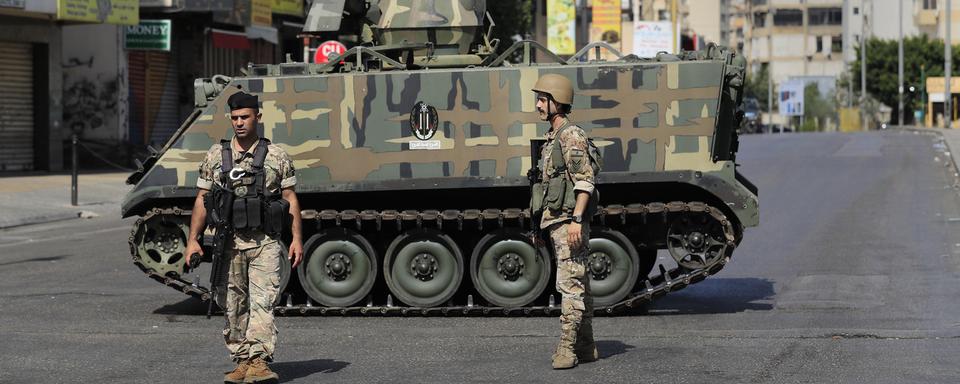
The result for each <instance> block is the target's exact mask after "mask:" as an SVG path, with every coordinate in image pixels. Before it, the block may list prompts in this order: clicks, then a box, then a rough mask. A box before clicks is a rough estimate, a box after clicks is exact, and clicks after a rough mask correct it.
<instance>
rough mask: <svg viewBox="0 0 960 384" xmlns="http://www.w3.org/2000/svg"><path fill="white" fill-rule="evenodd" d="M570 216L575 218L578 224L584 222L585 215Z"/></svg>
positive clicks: (574, 220)
mask: <svg viewBox="0 0 960 384" xmlns="http://www.w3.org/2000/svg"><path fill="white" fill-rule="evenodd" d="M570 218H571V219H573V222H574V223H577V224H580V223H582V222H583V216H581V215H570Z"/></svg>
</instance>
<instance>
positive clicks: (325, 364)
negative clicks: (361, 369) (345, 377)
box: [270, 359, 350, 383]
mask: <svg viewBox="0 0 960 384" xmlns="http://www.w3.org/2000/svg"><path fill="white" fill-rule="evenodd" d="M348 365H350V363H348V362H346V361H337V360H331V359H313V360H304V361H282V362H278V363H272V364H270V369H272V370H274V372H276V373H277V374H278V375H280V382H281V383H285V382H288V381H290V380H294V379H299V378H301V377H307V376H310V375H313V374H315V373H333V372H337V371H339V370H341V369H343V368H345V367H346V366H348Z"/></svg>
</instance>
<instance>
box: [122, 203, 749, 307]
mask: <svg viewBox="0 0 960 384" xmlns="http://www.w3.org/2000/svg"><path fill="white" fill-rule="evenodd" d="M304 212H305V215H304V220H305V221H306V220H310V219H313V220H316V221H317V224H318V229H319V226H320V224H321V223H323V222H331V223H332V224H331V226H343V225H350V224H355V225H358V226H359V225H362V223H364V222H370V221H374V222H376V225H377V228H378V229H379V228H380V227H381V226H382V225H390V224H391V223H396V225H397V226H398V228H400V227H402V226H403V225H405V224H414V223H415V225H417V226H418V227H419V226H421V225H424V224H427V223H436V225H437V226H443V225H448V224H453V225H457V226H458V227H459V228H460V229H462V228H463V225H464V224H468V223H470V222H474V223H477V225H478V226H479V228H480V230H482V228H483V225H484V222H485V221H488V220H489V221H496V222H497V224H495V225H499V226H500V227H503V226H504V224H505V223H507V224H512V223H517V225H518V226H520V227H521V228H522V227H524V226H525V224H526V223H529V221H530V215H529V212H528V211H527V210H522V209H504V210H501V209H485V210H462V211H459V210H446V211H443V212H439V211H428V210H425V211H392V210H385V211H372V210H369V211H363V212H357V211H350V210H345V211H334V210H323V211H320V212H316V211H311V210H307V211H304ZM679 212H704V213H707V214H708V215H709V216H710V217H712V218H713V219H714V220H716V222H718V223H720V225H721V228H723V234H724V237H725V239H726V248H725V254H724V255H723V256H722V257H720V258H719V259H718V260H717V261H716V262H715V263H713V264H712V265H709V266H707V267H704V268H699V269H687V268H683V267H680V266H677V267H676V268H672V269H669V270H667V269H665V268H664V267H663V265H662V264H661V265H660V266H659V272H660V273H659V274H657V275H655V276H654V277H648V278H647V279H645V280H642V283H638V284H637V287H636V288H639V289H637V290H635V291H634V292H631V293H630V294H628V295H627V296H626V297H625V298H624V300H622V301H620V302H617V303H615V304H612V305H608V306H603V307H596V308H594V314H595V315H599V316H611V315H621V314H626V313H628V312H629V311H631V310H632V309H634V308H638V307H640V306H642V305H644V304H646V303H649V302H652V301H653V300H656V299H658V298H660V297H662V296H664V295H666V294H667V293H670V292H674V291H679V290H681V289H683V288H686V287H687V286H689V285H693V284H696V283H699V282H701V281H703V280H704V279H706V278H707V277H708V276H710V275H713V274H716V273H717V272H719V271H720V270H721V269H723V267H724V266H726V264H727V263H728V262H729V260H730V256H731V255H732V253H733V250H734V248H735V247H736V245H737V244H738V243H739V238H738V237H737V232H736V231H735V229H734V224H733V223H732V222H731V221H730V220H728V219H727V217H726V215H724V214H723V212H722V211H720V210H719V209H717V208H716V207H711V206H709V205H707V204H705V203H702V202H695V201H694V202H681V201H674V202H669V203H659V202H656V203H646V204H630V205H627V206H623V205H609V206H603V207H600V209H598V213H597V214H596V216H594V218H593V223H599V224H601V225H606V223H607V222H613V221H620V222H621V223H626V222H627V219H628V218H629V217H634V216H640V217H641V219H642V220H647V219H649V218H651V217H653V216H655V215H661V216H663V218H664V219H665V218H666V216H667V215H668V214H671V213H679ZM156 215H176V216H180V215H190V211H189V210H183V209H180V208H154V209H152V210H150V211H148V212H147V213H146V214H145V215H144V216H143V217H141V218H140V219H138V220H137V222H136V223H135V224H134V228H133V231H131V234H130V237H129V244H130V247H131V255H133V261H134V264H136V265H137V267H139V268H140V270H141V271H143V272H144V273H145V274H147V276H149V277H150V278H151V279H153V280H156V281H157V282H159V283H161V284H164V285H166V286H168V287H171V288H173V289H176V290H178V291H181V292H183V293H185V294H187V295H190V296H193V297H196V298H199V299H201V300H204V301H206V300H209V299H210V297H211V293H210V291H209V289H208V288H206V287H203V286H201V285H199V284H198V283H197V282H193V283H191V282H189V281H186V280H184V279H183V278H181V276H174V275H173V274H170V275H169V276H164V275H161V274H159V273H157V272H156V271H154V270H152V269H151V268H149V267H147V266H145V265H144V264H143V263H142V262H141V261H140V260H139V258H138V257H137V256H136V254H137V253H136V244H134V241H135V240H134V238H135V234H136V232H137V229H138V228H139V226H140V225H141V224H142V223H143V222H144V221H146V220H149V219H150V218H151V217H153V216H156ZM644 222H646V221H644ZM465 261H467V260H465ZM464 278H465V279H466V278H469V276H464ZM551 298H552V296H551ZM468 301H469V300H468ZM284 303H285V304H281V305H278V306H276V307H275V308H274V313H275V314H276V315H280V316H290V315H293V316H298V315H303V316H355V315H360V316H557V315H560V306H559V303H556V304H553V303H550V304H549V305H546V306H542V305H541V306H527V307H516V308H505V307H490V306H481V305H473V304H472V303H468V305H465V306H444V307H430V308H422V307H404V306H393V305H387V306H375V305H365V306H352V307H322V306H315V305H313V304H312V303H311V302H310V300H307V302H306V303H305V304H293V303H292V298H291V297H290V295H287V297H286V300H285V301H284Z"/></svg>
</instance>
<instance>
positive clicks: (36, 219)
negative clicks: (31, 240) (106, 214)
mask: <svg viewBox="0 0 960 384" xmlns="http://www.w3.org/2000/svg"><path fill="white" fill-rule="evenodd" d="M80 217H83V211H79V210H78V211H76V212H57V213H50V214H46V215H38V216H30V217H25V218H20V219H16V220H7V221H0V229H10V228H14V227H22V226H26V225H34V224H46V223H52V222H54V221H64V220H71V219H77V218H80Z"/></svg>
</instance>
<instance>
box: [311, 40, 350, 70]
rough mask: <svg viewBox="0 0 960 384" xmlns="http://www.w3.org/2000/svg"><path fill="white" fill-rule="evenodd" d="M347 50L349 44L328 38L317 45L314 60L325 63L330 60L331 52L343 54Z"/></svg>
mask: <svg viewBox="0 0 960 384" xmlns="http://www.w3.org/2000/svg"><path fill="white" fill-rule="evenodd" d="M346 51H347V46H346V45H343V43H341V42H339V41H336V40H327V41H324V42H323V44H320V46H318V47H317V51H316V53H314V54H313V62H314V63H318V64H323V63H326V62H327V61H329V59H328V58H329V57H330V55H331V54H337V55H342V54H343V53H344V52H346Z"/></svg>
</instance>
